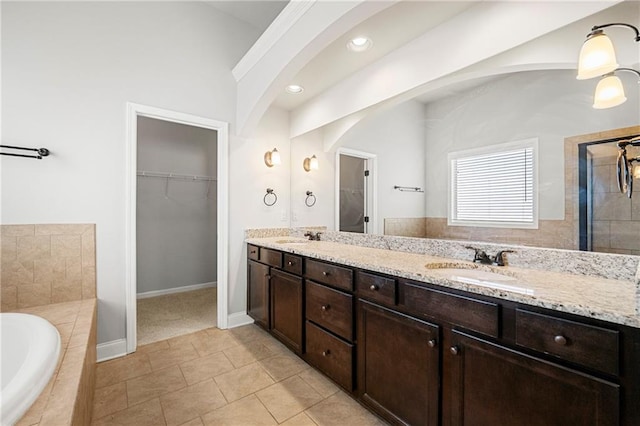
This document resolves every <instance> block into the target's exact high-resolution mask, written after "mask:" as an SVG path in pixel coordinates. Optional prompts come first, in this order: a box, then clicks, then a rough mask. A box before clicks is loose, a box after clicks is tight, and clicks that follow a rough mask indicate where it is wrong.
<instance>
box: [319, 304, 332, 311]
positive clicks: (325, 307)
mask: <svg viewBox="0 0 640 426" xmlns="http://www.w3.org/2000/svg"><path fill="white" fill-rule="evenodd" d="M330 307H331V305H329V304H326V305H322V306H320V309H322V310H323V311H325V312H326V311H328V310H329V308H330Z"/></svg>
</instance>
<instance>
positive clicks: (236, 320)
mask: <svg viewBox="0 0 640 426" xmlns="http://www.w3.org/2000/svg"><path fill="white" fill-rule="evenodd" d="M227 318H228V319H227V328H235V327H240V326H242V325H247V324H253V318H251V317H250V316H249V315H247V313H246V312H237V313H235V314H231V315H229V316H228V317H227Z"/></svg>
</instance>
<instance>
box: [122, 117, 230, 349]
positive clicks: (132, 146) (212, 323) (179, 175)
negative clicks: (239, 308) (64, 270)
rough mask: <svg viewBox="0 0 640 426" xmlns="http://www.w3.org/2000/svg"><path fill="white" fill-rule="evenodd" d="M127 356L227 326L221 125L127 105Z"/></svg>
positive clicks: (224, 143) (225, 151)
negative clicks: (149, 345) (142, 348)
mask: <svg viewBox="0 0 640 426" xmlns="http://www.w3.org/2000/svg"><path fill="white" fill-rule="evenodd" d="M128 107H129V121H128V130H129V134H128V142H129V162H128V173H129V177H130V183H129V190H130V193H129V197H128V198H129V200H128V201H129V202H128V212H129V217H128V220H129V227H128V232H127V237H128V242H129V249H130V250H129V253H128V256H127V258H128V261H129V264H128V265H127V266H128V267H127V273H128V277H127V278H128V279H127V339H126V344H127V349H126V351H127V353H131V352H134V351H135V349H136V346H137V345H143V344H147V343H152V342H155V341H159V340H164V339H167V338H170V337H174V336H178V335H182V334H187V333H192V332H195V331H198V330H202V329H205V328H210V327H216V326H217V327H219V328H226V326H227V324H226V318H227V304H226V300H227V297H226V293H227V291H226V290H227V288H226V286H227V282H226V277H227V261H226V258H227V254H226V247H227V238H228V236H227V224H228V210H227V202H226V199H227V173H228V171H227V166H226V165H227V155H228V133H227V128H228V127H227V123H223V122H217V121H214V120H209V119H204V118H200V117H194V116H189V115H186V114H180V113H175V112H171V111H166V110H159V109H156V108H152V107H145V106H141V105H136V104H129V105H128Z"/></svg>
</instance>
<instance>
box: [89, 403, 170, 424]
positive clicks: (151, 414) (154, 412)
mask: <svg viewBox="0 0 640 426" xmlns="http://www.w3.org/2000/svg"><path fill="white" fill-rule="evenodd" d="M91 424H92V425H94V426H106V425H123V426H162V425H164V424H165V422H164V416H163V415H162V407H161V406H160V400H159V399H158V398H155V399H152V400H150V401H147V402H143V403H142V404H138V405H134V406H132V407H129V408H127V409H126V410H122V411H118V412H117V413H114V414H109V415H107V416H105V417H102V418H100V419H97V420H94V421H93V422H91Z"/></svg>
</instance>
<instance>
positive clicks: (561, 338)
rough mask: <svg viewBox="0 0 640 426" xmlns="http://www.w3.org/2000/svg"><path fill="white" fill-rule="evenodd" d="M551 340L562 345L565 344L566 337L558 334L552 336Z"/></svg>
mask: <svg viewBox="0 0 640 426" xmlns="http://www.w3.org/2000/svg"><path fill="white" fill-rule="evenodd" d="M553 341H554V342H556V343H557V344H559V345H562V346H564V345H566V344H567V338H566V337H564V336H563V335H562V334H558V335H557V336H556V337H554V338H553Z"/></svg>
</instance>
